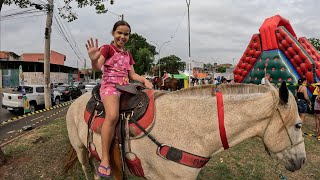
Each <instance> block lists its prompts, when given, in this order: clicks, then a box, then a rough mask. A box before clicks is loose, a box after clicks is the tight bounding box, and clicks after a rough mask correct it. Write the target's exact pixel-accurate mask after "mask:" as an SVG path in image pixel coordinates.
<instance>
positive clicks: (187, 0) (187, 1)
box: [186, 0, 191, 60]
mask: <svg viewBox="0 0 320 180" xmlns="http://www.w3.org/2000/svg"><path fill="white" fill-rule="evenodd" d="M186 3H187V7H188V38H189V60H190V58H191V53H190V11H189V7H190V0H186Z"/></svg>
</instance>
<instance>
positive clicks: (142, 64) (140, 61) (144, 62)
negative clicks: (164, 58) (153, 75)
mask: <svg viewBox="0 0 320 180" xmlns="http://www.w3.org/2000/svg"><path fill="white" fill-rule="evenodd" d="M153 57H154V55H153V54H152V53H151V51H150V50H149V49H148V48H140V49H139V50H138V51H137V52H136V64H135V68H134V70H135V71H136V73H138V74H145V73H146V72H148V73H150V71H151V65H152V62H153V60H154V59H153Z"/></svg>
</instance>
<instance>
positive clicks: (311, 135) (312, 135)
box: [303, 133, 317, 138]
mask: <svg viewBox="0 0 320 180" xmlns="http://www.w3.org/2000/svg"><path fill="white" fill-rule="evenodd" d="M303 134H304V135H307V136H310V137H315V138H316V137H317V136H316V135H314V134H310V133H303Z"/></svg>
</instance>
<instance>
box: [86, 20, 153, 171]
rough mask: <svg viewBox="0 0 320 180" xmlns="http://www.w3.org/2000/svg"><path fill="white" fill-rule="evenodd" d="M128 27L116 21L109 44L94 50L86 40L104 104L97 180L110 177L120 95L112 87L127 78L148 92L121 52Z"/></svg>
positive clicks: (128, 30) (96, 46)
mask: <svg viewBox="0 0 320 180" xmlns="http://www.w3.org/2000/svg"><path fill="white" fill-rule="evenodd" d="M130 32H131V28H130V25H129V24H128V23H127V22H125V21H118V22H116V23H115V24H114V26H113V29H112V36H113V37H114V39H113V43H112V44H110V45H103V46H102V47H101V48H100V50H99V49H98V40H97V39H96V40H95V44H94V42H93V39H92V38H90V40H88V41H87V44H86V48H87V51H88V55H89V57H90V59H91V64H92V68H93V69H95V70H100V69H101V67H102V72H103V75H102V80H101V88H100V96H101V100H102V102H103V104H104V108H105V112H106V118H105V121H104V123H103V125H102V129H101V145H102V157H101V163H100V165H99V167H98V170H97V171H98V174H99V175H100V176H101V177H111V169H110V156H109V149H110V145H111V142H112V139H113V135H114V129H115V126H116V124H117V122H118V119H119V101H120V94H121V93H120V92H119V91H118V90H117V89H116V88H115V85H116V84H121V85H125V84H128V83H129V78H130V79H132V80H135V81H139V82H141V83H143V84H144V85H145V86H146V87H147V88H150V89H152V84H151V83H150V82H149V81H148V80H147V79H145V78H144V77H142V76H140V75H138V74H136V73H135V71H134V68H133V64H134V63H135V62H134V60H133V58H132V56H131V54H130V53H129V52H127V51H125V50H124V45H125V44H126V43H127V42H128V40H129V35H130Z"/></svg>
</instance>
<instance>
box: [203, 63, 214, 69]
mask: <svg viewBox="0 0 320 180" xmlns="http://www.w3.org/2000/svg"><path fill="white" fill-rule="evenodd" d="M204 68H205V69H207V70H213V68H214V65H213V64H210V63H208V64H204Z"/></svg>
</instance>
